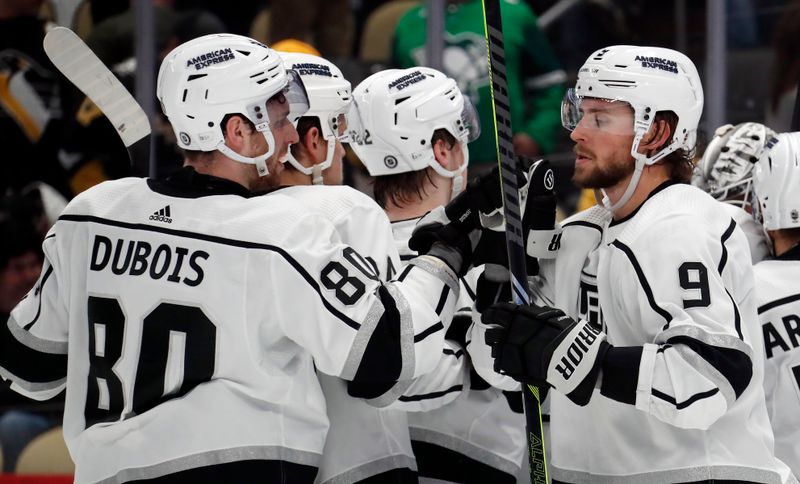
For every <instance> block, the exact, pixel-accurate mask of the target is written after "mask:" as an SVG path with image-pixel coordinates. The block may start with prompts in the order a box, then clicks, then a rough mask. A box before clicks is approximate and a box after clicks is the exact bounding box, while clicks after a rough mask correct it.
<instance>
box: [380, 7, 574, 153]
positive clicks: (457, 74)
mask: <svg viewBox="0 0 800 484" xmlns="http://www.w3.org/2000/svg"><path fill="white" fill-rule="evenodd" d="M446 9H447V11H446V15H445V39H444V41H445V51H444V55H443V65H444V68H443V71H444V72H445V74H447V75H448V76H450V77H452V78H453V79H455V80H456V81H458V85H459V87H460V88H461V91H462V92H463V93H464V94H465V95H467V96H469V97H470V99H471V100H472V102H473V104H475V108H476V109H477V111H478V114H479V116H480V120H481V127H482V128H483V130H482V131H483V132H482V133H481V136H480V137H479V138H478V139H477V140H475V141H474V142H473V143H471V144H470V145H469V154H470V163H476V164H478V163H496V162H497V154H496V153H497V152H496V148H495V140H494V133H493V131H492V129H491V126H493V124H492V123H493V120H492V105H491V93H490V91H489V69H488V58H487V55H486V38H485V37H484V32H483V10H482V7H481V2H480V0H464V1H463V2H460V3H454V4H450V5H447V7H446ZM500 12H501V15H502V18H503V34H504V42H505V53H506V73H507V76H508V89H509V98H510V103H511V122H512V125H513V128H514V132H515V133H520V132H524V133H527V134H528V135H530V136H531V137H532V138H533V139H534V140H536V142H537V143H538V144H539V148H540V150H541V151H542V153H548V152H550V151H552V150H553V146H554V144H555V142H556V137H557V130H559V129H561V98H562V96H563V94H564V89H563V82H564V81H565V80H566V74H565V73H564V71H563V70H562V69H561V66H560V65H559V62H558V59H557V58H556V55H555V53H554V51H553V48H552V47H551V46H550V43H549V41H548V40H547V37H546V36H545V35H544V33H543V32H542V31H541V30H539V28H538V27H537V25H536V15H535V14H534V13H533V11H532V10H531V9H530V7H528V5H527V4H525V3H524V2H523V1H522V0H501V1H500ZM426 17H427V14H426V11H425V8H424V7H423V6H417V7H413V8H412V9H411V10H409V11H408V12H407V13H406V14H405V15H404V16H403V17H402V18H401V19H400V21H399V23H398V25H397V30H396V31H395V39H394V47H393V57H394V59H393V60H394V64H395V66H397V67H401V68H406V67H413V66H418V65H425V29H426V22H427V18H426Z"/></svg>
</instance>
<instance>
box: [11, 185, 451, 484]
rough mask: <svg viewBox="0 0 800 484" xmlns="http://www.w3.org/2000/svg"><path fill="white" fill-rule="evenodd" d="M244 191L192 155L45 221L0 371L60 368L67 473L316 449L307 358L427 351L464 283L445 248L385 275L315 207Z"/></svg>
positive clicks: (381, 358)
mask: <svg viewBox="0 0 800 484" xmlns="http://www.w3.org/2000/svg"><path fill="white" fill-rule="evenodd" d="M243 191H244V189H243V188H242V187H240V186H238V185H236V184H233V183H231V182H227V181H223V180H219V179H214V178H212V177H205V176H202V175H197V174H195V173H194V172H193V171H192V170H183V171H182V172H180V174H179V175H177V176H175V177H173V178H171V179H170V180H167V181H166V182H155V181H151V180H142V179H134V178H129V179H123V180H117V181H112V182H106V183H103V184H100V185H98V186H97V187H95V188H93V189H91V190H88V191H86V192H84V193H82V194H81V195H79V196H78V197H76V198H75V199H74V200H73V201H72V202H71V203H70V204H69V206H68V207H67V208H66V210H65V211H64V213H63V214H62V216H61V217H60V218H59V220H58V222H57V223H56V224H55V225H54V226H53V228H52V229H51V230H50V233H49V234H48V236H47V238H46V240H45V242H44V244H43V249H44V253H45V265H44V270H43V271H42V276H41V278H40V280H39V282H38V283H37V285H36V286H35V287H34V289H32V290H31V292H30V293H29V295H28V296H27V297H26V299H24V300H23V301H22V302H21V303H20V304H19V305H18V306H17V307H16V308H15V309H14V310H13V311H12V313H11V317H10V319H9V321H8V324H7V325H3V327H2V328H0V343H1V344H2V348H3V351H2V352H0V374H1V375H2V376H3V377H4V378H10V379H11V380H12V382H13V384H12V388H14V389H15V390H17V391H20V392H21V393H24V394H26V395H28V396H30V397H32V398H38V399H42V398H48V397H51V396H53V395H55V394H56V393H58V392H59V391H61V390H62V389H63V388H64V387H65V386H66V389H67V393H66V401H65V414H64V436H65V438H66V441H67V445H68V447H69V450H70V453H71V455H72V458H73V460H74V461H75V463H76V474H75V481H76V482H77V483H85V482H98V481H102V482H121V481H125V480H134V479H141V478H152V477H157V476H160V475H165V474H170V473H174V472H178V471H181V470H184V469H189V468H196V467H201V466H206V465H215V464H220V463H228V462H236V461H241V460H253V459H264V460H284V461H290V462H295V463H299V464H306V465H311V466H317V465H318V463H319V459H320V455H321V454H322V451H323V445H324V441H325V435H326V432H327V429H328V425H329V424H328V418H327V415H326V409H325V400H324V398H323V396H322V392H321V390H320V387H319V384H318V381H317V375H316V372H315V367H316V368H317V369H319V370H320V371H323V372H325V373H328V374H331V375H336V376H339V377H341V378H344V379H347V380H355V381H362V380H363V381H373V380H377V381H383V379H389V380H398V379H409V378H414V377H418V376H419V375H421V374H422V373H424V372H426V371H429V370H430V369H432V368H433V367H434V366H435V365H436V364H437V363H438V359H439V353H440V352H441V348H442V344H443V338H444V332H445V331H446V328H447V326H448V324H449V322H450V320H451V317H452V312H453V307H454V304H455V294H457V292H458V290H459V289H458V282H457V279H456V278H455V276H454V274H453V273H452V272H451V271H450V270H449V269H448V268H447V267H446V266H445V265H444V264H443V263H441V261H439V260H438V259H435V258H431V257H420V258H417V259H415V260H413V261H411V262H410V265H411V266H412V268H411V270H410V271H409V272H408V273H407V274H406V277H405V278H404V280H403V281H402V282H390V283H386V284H384V283H382V282H380V281H379V280H378V277H377V275H376V274H375V273H374V272H373V271H372V270H371V266H369V264H368V263H367V264H365V263H364V260H363V258H362V257H361V256H360V255H359V254H358V253H357V252H356V251H355V250H353V249H352V248H351V247H349V246H347V245H345V244H343V243H341V241H340V238H339V236H338V233H337V232H336V228H335V227H334V226H333V224H331V222H330V221H329V220H327V219H326V218H325V217H322V216H320V215H319V214H317V213H313V212H311V211H309V210H306V209H304V208H303V207H302V206H300V204H298V203H297V201H296V200H295V199H293V198H290V197H287V196H286V195H283V194H281V193H280V191H277V192H273V193H270V194H267V195H263V196H259V197H251V198H250V197H248V196H247V193H246V192H245V193H242V192H243ZM448 294H449V295H448ZM437 309H438V311H437ZM431 328H442V329H441V330H440V331H433V330H432V329H431ZM425 332H428V333H429V336H428V337H427V338H425V339H424V340H423V341H417V342H415V341H414V339H415V335H418V334H420V333H425ZM264 478H265V480H270V477H269V476H264Z"/></svg>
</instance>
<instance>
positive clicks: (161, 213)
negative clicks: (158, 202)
mask: <svg viewBox="0 0 800 484" xmlns="http://www.w3.org/2000/svg"><path fill="white" fill-rule="evenodd" d="M150 220H155V221H156V222H166V223H168V224H171V223H172V219H171V218H170V213H169V205H167V206H166V207H164V208H162V209H161V210H156V211H155V212H153V215H151V216H150Z"/></svg>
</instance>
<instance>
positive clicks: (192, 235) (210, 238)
mask: <svg viewBox="0 0 800 484" xmlns="http://www.w3.org/2000/svg"><path fill="white" fill-rule="evenodd" d="M58 220H63V221H68V222H88V223H97V224H101V225H109V226H112V227H120V228H124V229H129V230H141V231H145V232H156V233H161V234H167V235H172V236H175V237H184V238H188V239H195V240H202V241H205V242H211V243H214V244H220V245H227V246H231V247H239V248H242V249H253V250H266V251H270V252H274V253H276V254H278V255H280V256H281V257H282V258H283V259H285V260H286V261H287V262H288V263H289V264H290V265H291V266H292V267H293V268H294V269H295V270H296V271H297V272H298V273H299V274H300V276H302V277H303V279H304V280H305V281H306V282H307V283H308V284H309V285H310V286H311V287H312V288H313V289H314V291H315V292H316V293H317V294H318V295H319V298H320V300H321V301H322V304H323V306H325V309H327V310H328V311H329V312H330V313H331V314H333V315H334V316H336V317H337V318H338V319H339V320H341V321H342V322H343V323H344V324H346V325H347V326H350V327H351V328H353V329H356V330H357V329H359V328H360V327H361V325H360V324H359V323H357V322H356V321H353V320H352V319H350V318H349V317H347V315H345V314H344V313H342V312H341V311H339V310H338V309H336V307H334V306H333V305H332V304H331V303H330V302H328V300H327V298H326V297H325V295H324V294H323V293H322V290H321V289H320V287H319V284H317V282H316V280H315V279H314V278H313V277H312V276H311V274H309V273H308V271H306V270H305V268H303V266H301V265H300V263H299V262H297V261H296V260H295V259H294V258H293V257H292V256H291V255H289V253H288V252H286V251H285V250H284V249H282V248H280V247H277V246H274V245H269V244H260V243H256V242H250V241H245V240H234V239H228V238H225V237H218V236H216V235H208V234H201V233H196V232H190V231H188V230H176V229H170V228H167V227H156V226H153V225H147V224H139V223H130V222H122V221H119V220H110V219H105V218H102V217H95V216H92V215H71V214H68V215H61V216H60V217H58Z"/></svg>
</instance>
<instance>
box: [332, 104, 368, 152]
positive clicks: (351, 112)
mask: <svg viewBox="0 0 800 484" xmlns="http://www.w3.org/2000/svg"><path fill="white" fill-rule="evenodd" d="M345 118H346V120H347V127H346V130H347V131H346V133H345V135H344V138H343V139H342V141H344V142H347V143H350V144H357V145H359V146H364V145H371V144H372V139H371V136H370V133H369V130H368V129H366V128H365V127H364V123H363V121H362V120H361V112H360V111H359V110H358V102H356V100H355V99H353V101H352V102H351V103H350V108H349V109H348V111H347V116H346V117H345ZM335 132H336V131H334V133H335Z"/></svg>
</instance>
